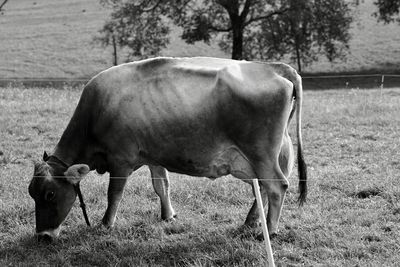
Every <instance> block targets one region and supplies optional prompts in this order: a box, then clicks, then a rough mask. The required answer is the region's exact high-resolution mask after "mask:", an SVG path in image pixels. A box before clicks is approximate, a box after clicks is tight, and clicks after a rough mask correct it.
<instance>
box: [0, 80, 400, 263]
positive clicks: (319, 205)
mask: <svg viewBox="0 0 400 267" xmlns="http://www.w3.org/2000/svg"><path fill="white" fill-rule="evenodd" d="M79 95H80V91H78V90H71V89H68V88H65V89H63V90H54V89H51V88H49V89H42V88H34V89H25V88H2V89H0V151H1V152H0V229H1V230H0V265H1V266H8V265H22V266H30V265H35V266H37V265H67V266H68V265H75V266H92V265H95V266H104V265H108V266H111V265H112V266H115V265H118V266H121V265H122V266H126V265H131V266H261V265H263V264H264V263H265V262H266V260H267V258H266V252H265V250H264V245H263V243H261V242H259V241H256V240H254V239H253V238H251V237H246V236H244V235H243V234H242V232H241V231H240V230H239V228H240V226H241V225H242V223H243V222H244V219H245V216H246V214H247V212H248V210H249V208H250V205H251V203H252V200H253V197H252V194H251V189H250V186H249V185H247V184H245V183H243V182H241V181H239V180H237V179H234V178H231V177H225V178H220V179H217V180H215V181H211V180H208V179H206V178H193V177H187V176H182V175H176V174H171V184H172V185H171V187H172V195H171V198H172V202H173V205H174V208H175V210H176V211H177V212H178V216H179V217H178V219H177V221H175V222H173V223H166V222H162V221H161V220H160V214H159V212H160V210H159V201H158V197H157V196H156V194H155V193H154V192H153V190H152V186H151V181H150V178H149V171H148V170H147V168H141V169H139V170H138V171H136V172H135V173H134V174H133V175H132V177H130V180H129V183H128V185H127V187H126V191H125V195H124V199H123V202H122V203H121V207H120V212H119V214H118V218H117V223H116V226H115V228H114V229H112V230H106V229H103V228H102V227H99V226H94V227H92V228H88V227H87V226H86V225H85V222H84V220H83V216H82V214H81V210H80V208H79V205H78V203H75V206H74V207H73V209H72V211H71V213H70V214H69V216H68V217H67V219H66V221H65V224H64V228H63V231H62V232H61V235H60V239H59V240H57V241H56V242H55V243H52V244H49V245H46V244H42V243H38V242H37V241H36V239H35V238H34V235H33V234H34V225H35V220H34V202H33V200H32V199H31V198H30V197H29V195H28V191H27V187H28V184H29V181H30V179H31V175H32V173H33V164H32V160H38V159H40V157H41V155H42V153H43V150H45V149H46V150H49V151H51V150H52V149H53V147H54V145H55V144H56V142H57V141H58V138H59V137H60V135H61V133H62V131H63V130H64V128H65V127H66V125H67V123H68V120H69V118H70V116H71V114H72V112H73V110H74V108H75V105H76V103H77V101H78V98H79ZM398 114H400V89H390V90H383V91H382V92H381V91H379V90H337V91H333V90H332V91H323V92H322V91H306V92H305V95H304V116H303V129H304V130H303V136H304V144H305V157H306V161H307V163H308V165H309V179H310V182H309V192H310V194H309V198H308V202H307V203H306V205H305V206H304V207H303V208H301V209H299V208H298V206H297V204H296V197H297V193H296V191H297V186H296V184H297V174H296V173H294V175H292V177H291V178H290V182H291V186H290V189H289V193H288V196H287V198H286V202H285V204H284V209H283V213H282V218H281V223H280V227H279V230H280V232H279V235H278V237H276V238H275V239H273V240H272V247H273V250H274V256H275V260H276V263H277V265H278V266H303V265H304V266H397V265H398V263H399V262H400V254H399V251H400V245H399V244H400V202H399V201H400V184H399V175H400V149H399V148H400V147H399V132H400V117H399V115H398ZM292 128H294V127H292ZM292 130H293V129H292ZM292 136H293V134H292ZM107 185H108V179H107V174H105V175H103V176H100V175H97V174H94V173H93V174H90V175H89V177H88V178H87V179H86V180H85V181H83V182H82V191H83V193H84V197H85V199H86V204H87V206H88V213H89V216H90V219H91V222H92V224H95V225H98V223H99V221H100V219H101V217H102V215H103V213H104V211H105V207H106V190H107ZM366 196H367V197H366ZM364 197H366V198H364Z"/></svg>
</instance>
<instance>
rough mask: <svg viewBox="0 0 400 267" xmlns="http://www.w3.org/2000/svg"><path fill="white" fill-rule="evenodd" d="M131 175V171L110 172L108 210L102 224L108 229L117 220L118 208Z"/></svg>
mask: <svg viewBox="0 0 400 267" xmlns="http://www.w3.org/2000/svg"><path fill="white" fill-rule="evenodd" d="M129 174H130V170H126V171H124V170H122V169H120V170H118V171H110V183H109V185H108V192H107V200H108V205H107V210H106V213H105V214H104V217H103V220H102V223H103V224H104V225H105V226H106V227H112V226H114V222H115V218H116V216H117V211H118V206H119V203H120V202H121V199H122V195H123V192H124V187H125V184H126V181H127V178H128V176H129Z"/></svg>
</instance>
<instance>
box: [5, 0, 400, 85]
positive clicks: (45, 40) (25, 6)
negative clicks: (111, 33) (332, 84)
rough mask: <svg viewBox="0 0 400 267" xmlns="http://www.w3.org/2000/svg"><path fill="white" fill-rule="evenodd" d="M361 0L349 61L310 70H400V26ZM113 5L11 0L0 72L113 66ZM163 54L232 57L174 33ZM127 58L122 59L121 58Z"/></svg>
mask: <svg viewBox="0 0 400 267" xmlns="http://www.w3.org/2000/svg"><path fill="white" fill-rule="evenodd" d="M372 2H373V0H365V1H361V3H360V5H359V7H358V8H357V12H356V13H357V16H358V19H357V20H356V22H355V23H354V24H353V27H352V34H353V40H352V41H351V43H350V46H351V50H350V55H349V57H348V59H347V62H338V63H335V64H334V65H332V64H330V63H329V62H326V60H321V61H319V62H317V63H315V64H313V65H312V66H309V67H308V68H306V71H307V72H344V71H365V70H371V69H374V70H375V69H377V70H379V71H382V72H383V71H393V70H396V69H397V70H399V67H398V66H399V65H400V26H399V25H397V24H392V25H383V24H378V23H377V22H376V20H375V18H373V17H372V16H371V13H372V12H373V11H374V6H373V4H372ZM108 13H109V10H106V9H104V8H103V7H102V6H101V5H100V4H99V0H85V1H83V0H57V1H51V0H18V1H17V0H10V1H9V2H8V3H7V5H6V6H5V11H4V12H3V14H2V15H0V77H2V78H11V77H32V78H33V77H34V78H41V77H65V78H79V77H87V76H91V75H93V74H95V73H97V72H98V71H99V70H102V69H104V68H107V67H109V66H110V65H111V62H112V55H111V48H101V47H99V46H98V45H96V44H94V43H93V41H92V40H93V37H94V36H95V35H96V34H98V30H99V29H101V27H102V25H103V23H104V21H105V20H106V19H107V18H108ZM172 37H173V38H172V40H171V44H170V45H169V47H168V48H167V49H165V50H164V51H163V53H162V55H166V56H195V55H203V56H217V57H229V55H226V54H224V53H223V52H221V51H220V50H219V48H218V46H217V45H215V44H214V45H213V46H208V45H205V44H203V43H198V44H196V45H195V46H192V45H187V44H185V43H184V42H182V41H181V40H180V39H179V32H178V31H174V32H173V34H172ZM120 60H123V59H120Z"/></svg>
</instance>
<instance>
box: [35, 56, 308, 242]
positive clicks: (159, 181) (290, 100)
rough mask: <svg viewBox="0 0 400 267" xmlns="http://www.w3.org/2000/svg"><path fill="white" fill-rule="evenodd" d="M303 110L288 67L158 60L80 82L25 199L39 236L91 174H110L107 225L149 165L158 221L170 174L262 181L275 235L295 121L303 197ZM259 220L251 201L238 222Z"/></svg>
mask: <svg viewBox="0 0 400 267" xmlns="http://www.w3.org/2000/svg"><path fill="white" fill-rule="evenodd" d="M301 108H302V82H301V77H300V75H298V74H297V72H296V70H295V69H293V68H292V67H290V66H288V65H286V64H284V63H265V62H250V61H236V60H230V59H218V58H208V57H194V58H167V57H158V58H153V59H147V60H142V61H137V62H130V63H126V64H122V65H119V66H114V67H111V68H109V69H107V70H105V71H103V72H101V73H99V74H98V75H96V76H95V77H93V78H92V79H91V80H90V81H89V82H88V83H87V84H86V85H85V87H84V89H83V92H82V94H81V97H80V100H79V103H78V105H77V107H76V109H75V111H74V113H73V116H72V118H71V119H70V121H69V123H68V125H67V127H66V129H65V131H64V132H63V134H62V136H61V138H60V140H59V141H58V143H57V145H56V146H55V148H54V150H53V153H52V154H51V155H50V156H49V155H47V154H45V155H44V157H43V160H42V161H40V162H36V163H35V167H34V175H33V178H32V180H31V182H30V185H29V194H30V196H31V197H32V198H33V199H34V201H35V217H36V234H37V235H38V236H39V237H46V238H48V239H54V238H55V237H57V236H58V234H59V229H60V225H61V224H62V222H63V221H64V219H65V218H66V216H67V215H68V213H69V211H70V209H71V207H72V206H73V203H74V201H75V199H76V196H77V190H75V189H76V185H79V182H80V181H81V180H82V179H84V177H85V176H86V175H87V174H88V173H89V172H90V171H92V170H96V171H97V172H98V173H100V174H103V173H105V172H109V174H110V180H109V187H108V192H107V196H108V205H107V208H106V211H105V214H104V217H103V218H102V224H103V225H104V226H106V227H113V225H114V223H115V219H116V214H117V210H118V206H119V203H120V201H121V198H122V195H123V190H124V186H125V184H126V181H127V177H128V176H130V174H132V172H133V171H135V170H136V169H138V168H139V167H141V166H143V165H147V166H148V167H149V169H150V173H151V177H152V184H153V187H154V190H155V192H156V194H157V195H158V196H159V198H160V202H161V218H162V219H163V220H174V218H175V216H176V213H175V211H174V209H173V207H172V205H171V201H170V195H169V190H170V189H169V179H168V171H170V172H176V173H181V174H186V175H191V176H198V177H209V178H212V179H214V178H218V177H221V176H225V175H229V174H231V175H232V176H234V177H236V178H239V179H242V180H243V181H244V182H246V183H249V184H252V179H254V178H256V179H258V181H259V185H260V190H261V195H262V199H263V205H264V206H266V204H267V203H268V212H267V225H268V229H269V234H270V235H275V234H276V233H277V230H278V221H279V218H280V214H281V209H282V204H283V201H284V197H285V193H286V191H287V188H288V185H289V182H288V176H289V175H290V173H291V171H292V168H293V165H294V152H293V145H292V141H291V139H290V136H289V134H288V127H289V123H290V121H291V118H292V116H293V115H294V114H296V121H297V128H296V133H297V159H298V172H299V198H298V200H299V203H300V205H301V204H303V203H304V202H305V200H306V195H307V184H306V178H307V177H306V176H307V174H306V164H305V161H304V158H303V148H302V136H301ZM113 177H118V179H113ZM253 192H254V190H253ZM78 195H79V194H78ZM259 219H260V218H259V213H258V212H257V203H256V200H254V203H253V206H252V207H251V209H250V211H249V213H248V215H247V218H246V220H245V223H244V224H245V225H246V226H250V227H253V228H254V227H257V225H258V224H259Z"/></svg>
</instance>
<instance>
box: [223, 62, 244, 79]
mask: <svg viewBox="0 0 400 267" xmlns="http://www.w3.org/2000/svg"><path fill="white" fill-rule="evenodd" d="M227 70H228V72H229V73H230V74H231V75H232V76H233V77H235V78H236V79H237V80H238V81H241V82H243V81H244V77H243V72H242V70H241V68H240V65H238V64H234V65H231V66H229V67H228V68H227Z"/></svg>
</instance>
